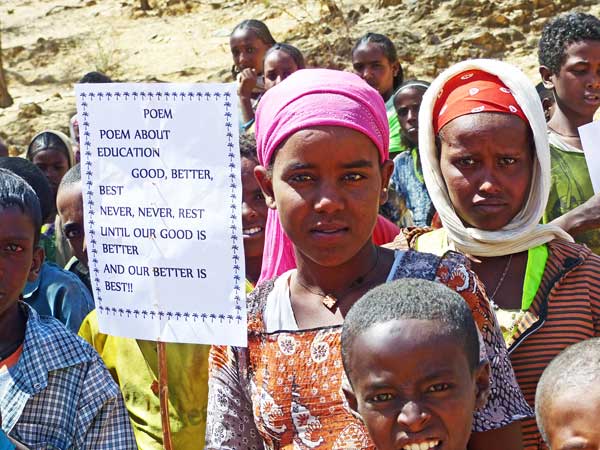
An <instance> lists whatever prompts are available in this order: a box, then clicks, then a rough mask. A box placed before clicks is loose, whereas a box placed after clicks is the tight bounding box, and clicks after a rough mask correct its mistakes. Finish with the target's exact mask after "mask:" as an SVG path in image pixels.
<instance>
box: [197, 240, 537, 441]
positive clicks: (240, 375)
mask: <svg viewBox="0 0 600 450" xmlns="http://www.w3.org/2000/svg"><path fill="white" fill-rule="evenodd" d="M467 264H468V263H467V261H466V259H465V258H464V257H463V256H461V255H459V254H457V253H453V252H449V253H447V254H446V255H445V256H443V257H442V258H439V257H437V256H434V255H429V254H425V253H417V252H414V251H412V250H409V251H407V252H399V253H398V254H397V257H396V261H395V263H394V265H393V267H392V271H391V273H390V276H389V278H388V280H394V279H399V278H407V277H412V278H425V279H432V280H433V279H435V280H436V281H438V282H441V283H443V284H445V285H447V286H448V287H450V288H451V289H453V290H455V291H456V292H458V293H459V294H460V295H461V296H462V297H463V298H464V299H465V301H466V302H467V303H468V304H469V306H470V307H471V310H472V312H473V318H474V319H475V323H476V324H477V327H478V329H479V332H480V334H481V338H482V340H483V342H484V344H485V345H484V348H485V352H482V353H484V354H485V355H487V357H488V360H489V361H490V364H491V369H492V370H491V372H492V379H491V383H492V384H491V390H490V396H489V399H488V402H487V404H486V406H485V407H484V408H483V409H482V410H480V411H477V412H476V413H475V420H474V425H473V431H486V430H492V429H496V428H500V427H503V426H505V425H508V424H509V423H511V422H513V421H515V420H519V419H522V418H525V417H530V416H531V415H532V414H533V412H532V410H531V408H530V407H529V406H528V405H527V403H526V402H525V399H524V398H523V394H522V393H521V390H520V389H519V387H518V385H517V382H516V380H515V376H514V373H513V370H512V366H511V364H510V361H509V359H508V355H507V351H506V347H505V345H504V341H503V338H502V333H501V332H500V329H499V327H498V324H497V323H496V319H495V317H494V315H493V313H492V311H491V309H490V305H489V301H488V299H487V297H486V296H485V294H484V292H483V290H482V289H481V286H480V284H479V281H478V280H477V278H476V276H475V275H474V274H473V272H471V271H470V270H469V269H468V268H467ZM273 286H274V281H273V280H271V281H268V282H266V283H263V284H261V285H260V286H259V287H258V288H257V289H256V290H255V291H254V292H253V293H252V294H251V295H250V296H249V298H248V317H249V323H248V347H247V348H239V347H217V346H214V347H213V348H212V350H211V357H210V361H209V399H208V419H207V428H206V434H207V441H206V444H207V448H208V449H240V450H241V449H262V448H265V449H303V450H304V449H314V448H319V449H326V450H329V449H331V450H334V449H374V446H373V443H372V442H371V440H370V438H369V435H368V433H367V430H366V428H365V427H364V425H363V423H362V422H361V421H360V420H359V419H357V418H356V417H355V416H354V415H353V414H352V412H351V411H350V409H349V407H348V405H347V403H346V401H345V398H344V395H343V392H342V383H343V381H344V369H343V367H342V358H341V345H340V337H341V329H342V327H341V326H339V325H338V326H330V327H323V328H316V329H310V330H293V331H289V330H279V331H275V332H271V333H267V332H266V328H265V321H264V316H263V314H264V311H265V306H266V304H267V299H268V296H269V294H270V293H271V292H272V291H273Z"/></svg>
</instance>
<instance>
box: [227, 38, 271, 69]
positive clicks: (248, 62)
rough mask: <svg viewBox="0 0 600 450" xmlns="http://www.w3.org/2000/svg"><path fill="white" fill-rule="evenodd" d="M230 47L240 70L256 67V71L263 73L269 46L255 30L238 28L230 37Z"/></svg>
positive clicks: (235, 63)
mask: <svg viewBox="0 0 600 450" xmlns="http://www.w3.org/2000/svg"><path fill="white" fill-rule="evenodd" d="M229 47H230V48H231V55H232V56H233V64H234V65H235V67H236V68H237V69H238V70H240V71H242V70H244V69H254V70H255V71H256V73H258V74H260V73H262V70H263V59H264V57H265V53H266V51H267V50H268V49H269V46H268V45H267V44H265V43H264V42H263V41H262V40H261V39H260V38H259V37H258V36H257V34H256V33H255V32H254V31H252V30H249V29H241V30H236V31H235V32H234V33H233V34H232V35H231V37H230V38H229Z"/></svg>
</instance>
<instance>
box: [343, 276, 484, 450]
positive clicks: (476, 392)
mask: <svg viewBox="0 0 600 450" xmlns="http://www.w3.org/2000/svg"><path fill="white" fill-rule="evenodd" d="M342 358H343V363H344V369H345V371H346V375H347V377H348V379H349V381H350V384H351V386H352V388H351V389H350V388H349V387H347V388H345V389H344V394H345V395H346V398H347V400H348V403H349V406H350V408H351V409H352V410H354V411H355V412H356V413H357V414H359V415H360V417H361V418H362V420H363V421H364V423H365V424H366V426H367V428H368V430H369V434H370V435H371V438H372V439H373V442H374V443H375V446H376V447H377V449H378V450H387V449H396V450H398V449H403V450H424V449H434V450H466V448H467V442H468V441H469V437H470V435H471V427H472V425H473V413H474V412H475V410H476V409H478V408H479V407H480V406H482V405H483V404H484V403H485V401H486V398H487V393H488V389H489V377H490V372H489V364H488V363H487V361H481V359H480V351H479V338H478V333H477V328H476V326H475V323H474V321H473V318H472V315H471V311H470V309H469V307H468V305H467V304H466V303H465V301H464V300H463V299H462V298H461V297H460V295H458V294H457V293H455V292H453V291H451V290H450V289H449V288H447V287H445V286H444V285H442V284H439V283H434V282H431V281H427V280H417V279H404V280H400V281H395V282H391V283H386V284H383V285H381V286H379V287H377V288H375V289H373V290H371V291H369V292H368V293H367V294H365V295H364V296H363V297H362V298H361V299H360V300H359V301H358V302H357V303H356V304H355V305H354V306H353V307H352V308H351V309H350V312H349V313H348V315H347V316H346V319H345V321H344V326H343V331H342Z"/></svg>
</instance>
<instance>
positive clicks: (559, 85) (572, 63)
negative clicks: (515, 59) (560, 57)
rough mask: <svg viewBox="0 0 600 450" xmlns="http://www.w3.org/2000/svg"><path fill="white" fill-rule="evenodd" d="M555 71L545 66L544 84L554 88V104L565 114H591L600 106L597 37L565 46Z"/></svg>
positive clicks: (599, 55) (542, 72) (584, 115)
mask: <svg viewBox="0 0 600 450" xmlns="http://www.w3.org/2000/svg"><path fill="white" fill-rule="evenodd" d="M565 56H566V59H565V62H564V64H563V65H562V66H561V68H560V71H559V72H558V74H553V73H551V71H550V70H549V69H548V68H547V67H544V66H541V67H540V74H541V75H542V79H543V80H544V86H546V87H547V88H549V89H554V92H555V95H556V104H557V106H558V107H559V108H561V110H562V111H563V112H564V113H565V115H567V116H568V117H571V116H574V117H582V118H589V120H591V118H592V117H593V115H594V113H595V112H596V110H597V109H598V108H599V107H600V41H580V42H575V43H573V44H571V45H569V46H568V47H567V48H566V49H565Z"/></svg>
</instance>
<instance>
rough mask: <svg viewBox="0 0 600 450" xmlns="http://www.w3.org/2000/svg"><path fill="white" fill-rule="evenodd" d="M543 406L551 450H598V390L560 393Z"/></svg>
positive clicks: (599, 399)
mask: <svg viewBox="0 0 600 450" xmlns="http://www.w3.org/2000/svg"><path fill="white" fill-rule="evenodd" d="M546 402H547V403H548V406H547V407H546V408H545V411H544V412H543V415H544V423H545V428H546V434H547V437H548V445H550V448H552V450H575V449H577V450H600V427H599V426H598V411H600V386H598V385H597V384H594V385H592V386H590V387H587V388H586V389H583V388H575V389H574V390H571V389H569V390H564V391H562V392H559V393H558V395H557V396H556V397H555V396H554V395H553V397H552V398H551V399H547V400H546Z"/></svg>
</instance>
